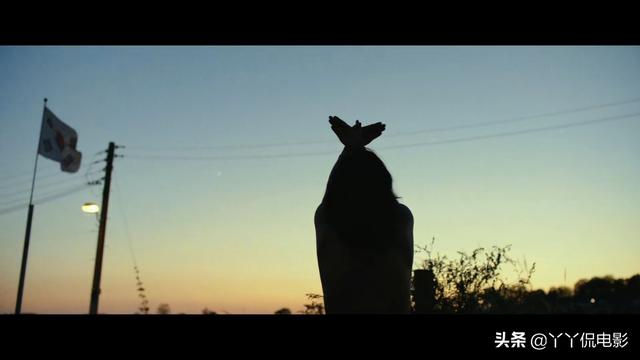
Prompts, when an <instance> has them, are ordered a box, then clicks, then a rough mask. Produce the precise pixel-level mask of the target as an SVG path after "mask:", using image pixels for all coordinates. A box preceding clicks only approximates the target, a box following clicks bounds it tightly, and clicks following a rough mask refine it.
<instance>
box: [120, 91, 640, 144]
mask: <svg viewBox="0 0 640 360" xmlns="http://www.w3.org/2000/svg"><path fill="white" fill-rule="evenodd" d="M636 102H640V98H633V99H627V100H622V101H616V102H610V103H606V104H598V105H591V106H583V107H577V108H570V109H565V110H559V111H555V112H548V113H542V114H536V115H527V116H519V117H515V118H509V119H502V120H493V121H485V122H477V123H471V124H461V125H453V126H447V127H439V128H429V129H421V130H412V131H404V132H396V133H390V134H386V135H385V137H386V138H389V137H402V136H412V135H419V134H426V133H438V132H447V131H454V130H461V129H470V128H479V127H486V126H493V125H498V124H507V123H516V122H522V121H525V120H535V119H541V118H547V117H554V116H559V115H566V114H571V113H578V112H584V111H589V110H597V109H602V108H607V107H612V106H619V105H624V104H631V103H636ZM334 142H335V141H334V140H309V141H295V142H281V143H263V144H240V145H218V146H216V145H212V146H182V147H180V146H175V147H153V146H151V147H146V146H130V147H129V148H130V149H132V150H154V151H180V150H186V151H189V150H237V149H260V148H273V147H285V146H297V145H316V144H332V143H334Z"/></svg>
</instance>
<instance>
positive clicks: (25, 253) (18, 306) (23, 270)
mask: <svg viewBox="0 0 640 360" xmlns="http://www.w3.org/2000/svg"><path fill="white" fill-rule="evenodd" d="M46 108H47V98H45V99H44V108H43V109H42V119H44V111H45V109H46ZM42 121H43V120H40V131H39V134H38V147H37V148H36V161H35V164H34V166H33V178H32V179H31V194H30V195H29V214H28V215H27V229H26V230H25V235H24V248H23V249H22V265H21V266H20V281H19V283H18V297H17V299H16V315H20V312H21V310H22V293H23V291H24V276H25V273H26V271H27V257H28V255H29V239H30V237H31V219H32V218H33V188H34V187H35V184H36V171H37V170H38V157H39V155H40V140H41V138H40V137H41V136H42Z"/></svg>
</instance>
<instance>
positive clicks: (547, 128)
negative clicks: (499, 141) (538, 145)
mask: <svg viewBox="0 0 640 360" xmlns="http://www.w3.org/2000/svg"><path fill="white" fill-rule="evenodd" d="M638 116H640V112H639V113H633V114H625V115H618V116H610V117H606V118H600V119H593V120H586V121H576V122H570V123H565V124H561V125H552V126H544V127H538V128H531V129H524V130H514V131H506V132H500V133H494V134H487V135H477V136H469V137H463V138H456V139H447V140H437V141H427V142H418V143H413V144H402V145H393V146H385V147H380V148H379V149H386V150H393V149H403V148H409V147H416V146H427V145H440V144H452V143H458V142H466V141H475V140H483V139H491V138H497V137H506V136H512V135H521V134H529V133H535V132H542V131H551V130H559V129H565V128H571V127H578V126H587V125H594V124H598V123H603V122H609V121H617V120H624V119H629V118H633V117H638Z"/></svg>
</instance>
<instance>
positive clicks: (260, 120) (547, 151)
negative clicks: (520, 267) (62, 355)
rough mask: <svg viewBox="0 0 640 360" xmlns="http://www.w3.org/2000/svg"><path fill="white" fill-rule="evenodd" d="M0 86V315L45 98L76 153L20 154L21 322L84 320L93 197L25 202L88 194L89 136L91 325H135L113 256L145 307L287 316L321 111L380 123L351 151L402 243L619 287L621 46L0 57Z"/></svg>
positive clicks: (623, 225)
mask: <svg viewBox="0 0 640 360" xmlns="http://www.w3.org/2000/svg"><path fill="white" fill-rule="evenodd" d="M0 79H2V80H1V81H0V94H1V96H0V313H12V312H13V311H14V307H15V300H16V291H17V286H18V278H19V270H20V259H21V256H22V247H23V241H24V233H25V224H26V217H27V207H26V204H27V202H28V197H29V190H30V185H31V175H32V171H33V165H34V157H35V151H36V146H37V141H38V132H39V128H40V121H41V117H42V106H43V98H45V97H47V98H48V99H49V102H48V106H49V108H50V109H51V110H52V111H53V112H54V113H55V114H56V115H57V116H58V117H59V118H60V119H62V120H63V121H64V122H66V123H67V124H69V125H70V126H72V127H73V128H75V129H76V130H77V132H78V135H79V141H78V149H79V150H80V151H81V152H82V153H83V159H82V165H81V167H80V170H79V171H78V172H77V173H75V174H68V173H62V172H61V171H60V170H59V164H58V163H55V162H53V161H51V160H48V159H46V158H43V157H40V159H39V163H38V174H39V176H38V179H37V180H36V188H35V193H34V199H35V201H34V203H35V204H36V206H35V213H34V220H33V228H32V234H31V247H30V254H29V263H28V269H27V277H26V285H25V292H24V301H23V312H36V313H86V312H88V308H89V295H90V291H91V289H90V288H91V281H92V276H93V266H94V257H95V250H96V238H97V225H96V224H97V223H96V220H95V217H94V216H92V215H88V214H85V213H83V212H82V211H81V209H80V206H81V205H82V204H83V203H84V202H88V201H94V202H100V201H101V191H102V187H101V186H94V187H90V188H89V187H87V188H86V189H82V190H80V191H77V192H75V193H72V194H69V195H68V196H63V197H59V198H56V199H51V200H50V201H45V202H42V203H41V204H40V203H39V200H40V199H44V198H48V197H50V196H57V195H59V194H63V193H65V192H66V191H69V190H73V189H75V188H76V187H77V186H78V185H81V184H82V183H83V182H86V180H87V179H89V180H95V179H97V178H99V177H100V173H99V170H101V169H102V168H103V167H104V164H103V163H99V164H91V163H92V162H93V161H94V160H98V159H101V158H104V154H97V153H98V152H99V151H101V150H104V149H106V147H107V145H108V142H109V141H114V142H115V143H116V144H118V145H124V146H125V148H122V149H118V150H117V153H118V154H122V155H124V158H118V159H116V161H115V165H114V173H113V176H114V181H113V183H112V192H111V202H110V208H109V221H108V225H107V234H106V248H105V260H104V265H103V275H102V294H101V298H100V312H104V313H133V312H135V311H136V309H137V306H138V304H139V299H138V297H137V293H136V284H135V274H134V272H133V255H135V258H136V260H137V263H138V266H139V268H140V275H141V278H142V281H143V283H144V286H145V288H146V290H147V291H146V293H147V296H148V298H149V300H150V303H151V304H150V305H151V308H152V310H153V311H155V309H156V308H157V306H158V305H159V304H161V303H167V304H169V305H170V307H171V310H172V312H174V313H181V312H184V313H200V312H201V311H202V309H204V308H205V307H206V308H209V309H211V310H215V311H217V312H229V313H273V312H274V311H275V310H277V309H279V308H282V307H289V308H291V309H292V310H293V311H297V310H301V309H302V308H303V306H302V304H304V303H305V302H306V298H305V293H309V292H314V293H321V286H320V277H319V273H318V268H317V261H316V253H315V234H314V227H313V214H314V211H315V209H316V207H317V206H318V204H319V202H320V200H321V198H322V195H323V192H324V187H325V184H326V180H327V177H328V174H329V171H330V169H331V167H332V166H333V163H334V162H335V160H336V158H337V155H338V154H339V152H340V149H341V148H340V146H339V143H338V142H337V140H336V138H335V136H334V135H333V133H332V132H331V130H330V127H329V124H328V122H327V120H328V116H329V115H336V116H339V117H341V118H342V119H344V120H345V121H347V122H349V123H353V122H354V121H355V120H356V119H358V120H360V121H361V122H363V124H367V123H371V122H378V121H381V122H384V123H386V125H387V128H386V131H385V133H383V135H382V136H381V138H380V139H378V140H376V141H375V142H374V143H372V145H371V148H372V149H373V150H375V151H376V152H377V153H378V155H379V156H380V157H381V158H382V159H383V161H384V162H385V164H386V165H387V167H388V168H389V170H390V172H391V174H392V175H393V177H394V189H395V191H396V193H397V195H398V196H400V197H401V199H400V201H401V202H402V203H404V204H405V205H407V206H408V207H409V208H410V209H411V211H412V212H413V215H414V218H415V228H414V239H415V242H416V244H418V245H424V244H427V243H429V242H430V240H431V238H432V237H435V239H436V240H435V246H434V250H436V251H438V252H440V253H442V254H446V255H449V256H455V255H456V251H471V250H473V249H475V248H476V247H480V246H484V247H490V246H493V245H496V246H505V245H508V244H511V246H512V248H511V249H512V250H511V255H512V256H513V257H514V258H515V259H518V260H524V259H526V261H527V262H528V263H533V262H535V263H536V272H535V273H534V275H533V278H532V281H533V286H534V287H536V288H543V289H547V288H548V287H550V286H560V285H568V286H572V285H573V284H574V283H575V282H576V281H577V280H579V279H581V278H589V277H592V276H604V275H613V276H616V277H629V276H631V275H633V274H636V273H640V221H638V219H640V186H638V184H640V156H638V155H639V154H640V141H639V139H640V47H612V46H607V47H561V46H555V47H349V46H341V47H331V46H327V47H267V46H265V47H186V46H185V47H183V46H181V47H137V46H133V47H0ZM573 110H576V111H573ZM553 114H555V115H553ZM538 115H552V116H538ZM503 120H504V122H501V121H503ZM511 120H513V121H511ZM600 120H602V121H600ZM590 121H593V122H590ZM487 122H494V123H492V124H486V123H487ZM474 124H476V125H478V126H466V125H474ZM428 130H429V131H428ZM528 130H532V131H528ZM282 144H285V145H282ZM276 145H277V146H276ZM272 155H275V156H272ZM87 174H88V175H87ZM421 258H422V257H421V256H420V255H417V256H416V262H415V263H416V266H418V265H419V260H420V259H421ZM507 269H511V268H507ZM565 270H566V281H565V276H564V274H565ZM507 275H508V276H510V277H511V278H512V279H513V278H515V273H513V272H511V271H509V272H508V273H507Z"/></svg>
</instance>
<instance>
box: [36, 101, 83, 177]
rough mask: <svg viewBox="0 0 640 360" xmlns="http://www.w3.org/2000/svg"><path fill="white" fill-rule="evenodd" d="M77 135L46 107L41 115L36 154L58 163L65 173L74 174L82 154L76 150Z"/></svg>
mask: <svg viewBox="0 0 640 360" xmlns="http://www.w3.org/2000/svg"><path fill="white" fill-rule="evenodd" d="M77 144H78V134H77V133H76V131H75V130H73V128H71V127H70V126H69V125H67V124H65V123H63V122H62V121H61V120H60V119H58V117H57V116H56V115H55V114H54V113H53V112H51V110H49V109H48V108H47V107H45V108H44V113H43V115H42V128H41V129H40V144H39V146H38V154H40V155H42V156H44V157H46V158H47V159H51V160H53V161H57V162H59V163H60V169H61V170H62V171H65V172H72V173H73V172H76V171H78V169H79V168H80V160H81V159H82V153H81V152H79V151H77V150H76V145H77Z"/></svg>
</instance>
